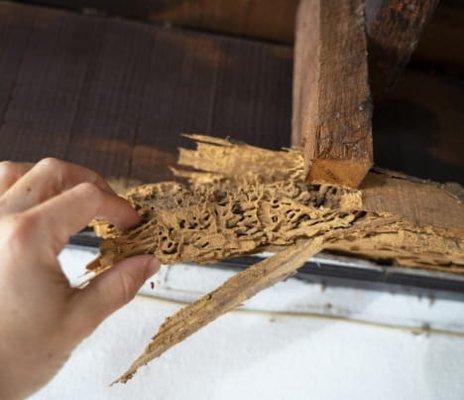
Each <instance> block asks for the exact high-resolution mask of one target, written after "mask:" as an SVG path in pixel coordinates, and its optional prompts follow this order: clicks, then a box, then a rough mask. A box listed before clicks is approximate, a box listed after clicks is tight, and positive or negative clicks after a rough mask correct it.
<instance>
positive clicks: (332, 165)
mask: <svg viewBox="0 0 464 400" xmlns="http://www.w3.org/2000/svg"><path fill="white" fill-rule="evenodd" d="M293 107H294V108H293V119H292V142H293V143H294V144H299V143H301V146H302V147H304V154H305V159H306V164H307V170H308V181H310V182H326V183H334V184H340V185H344V186H350V187H357V186H358V185H359V184H360V183H361V181H362V179H363V178H364V176H365V175H366V173H367V171H368V170H369V168H370V167H371V165H372V162H373V160H372V158H373V150H372V135H371V114H372V113H371V102H370V94H369V85H368V76H367V55H366V39H365V35H364V17H363V3H362V2H361V1H360V0H344V1H342V2H339V1H325V0H324V1H322V0H303V1H302V2H301V4H300V8H299V10H298V15H297V27H296V47H295V66H294V80H293Z"/></svg>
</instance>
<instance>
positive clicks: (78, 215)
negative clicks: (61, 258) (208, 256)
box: [24, 182, 139, 253]
mask: <svg viewBox="0 0 464 400" xmlns="http://www.w3.org/2000/svg"><path fill="white" fill-rule="evenodd" d="M24 214H26V215H29V216H30V217H32V218H33V219H34V220H35V221H37V222H38V226H39V229H40V230H41V231H42V232H43V233H44V234H45V235H47V239H48V240H49V241H48V243H49V244H50V245H51V246H52V247H53V248H54V249H55V252H56V253H58V252H59V251H61V250H62V248H63V247H64V246H65V245H66V243H67V242H68V240H69V237H70V236H71V235H73V234H75V233H77V232H79V231H80V230H81V229H83V228H85V227H86V226H87V225H88V223H89V222H90V221H91V220H92V219H94V218H95V217H101V218H104V219H105V220H107V221H109V222H110V223H112V224H114V225H115V226H117V227H118V228H120V229H126V228H129V227H130V226H132V225H135V224H136V223H137V222H139V215H138V214H137V212H136V211H135V210H134V209H133V208H132V207H131V205H130V204H129V203H128V202H127V201H126V200H124V199H122V198H121V197H119V196H116V195H113V194H109V193H107V192H106V191H103V190H102V189H100V188H99V187H97V186H96V185H94V184H92V183H88V182H86V183H81V184H79V185H77V186H74V187H73V188H72V189H69V190H67V191H65V192H63V193H61V194H60V195H58V196H55V197H53V198H51V199H49V200H47V201H45V202H43V203H41V204H39V205H37V206H35V207H33V208H31V209H29V210H27V211H26V212H25V213H24Z"/></svg>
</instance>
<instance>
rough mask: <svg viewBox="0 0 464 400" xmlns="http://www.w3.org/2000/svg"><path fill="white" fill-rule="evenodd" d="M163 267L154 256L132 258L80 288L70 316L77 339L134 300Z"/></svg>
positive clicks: (86, 334)
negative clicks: (144, 285) (145, 284)
mask: <svg viewBox="0 0 464 400" xmlns="http://www.w3.org/2000/svg"><path fill="white" fill-rule="evenodd" d="M159 267H160V264H159V263H158V262H157V261H156V260H155V259H154V258H153V257H152V256H136V257H132V258H128V259H125V260H123V261H121V262H119V263H117V264H115V265H114V267H113V268H111V269H109V270H108V271H106V272H104V273H103V274H101V275H99V276H98V277H97V278H95V279H94V280H93V281H91V282H90V284H89V285H88V286H87V287H86V288H84V289H82V290H78V291H77V292H76V293H75V297H74V299H73V302H72V304H71V307H72V308H71V312H70V315H69V318H70V322H69V323H70V325H71V329H74V330H75V331H74V335H75V337H76V339H77V340H78V341H80V340H82V339H83V338H85V337H86V336H88V335H89V334H90V333H91V332H92V331H93V330H94V329H95V328H96V327H97V326H98V325H99V324H100V323H101V322H102V321H103V320H104V319H105V318H106V317H108V316H109V315H110V314H112V313H113V312H115V311H116V310H117V309H119V308H120V307H122V306H123V305H125V304H126V303H128V302H129V301H130V300H132V299H133V298H134V296H135V295H136V293H137V291H138V290H139V289H140V287H141V286H142V285H143V283H144V282H145V281H146V280H147V279H148V278H150V277H151V276H152V275H153V274H154V273H156V272H157V271H158V270H159ZM76 325H77V326H76Z"/></svg>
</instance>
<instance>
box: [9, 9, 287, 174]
mask: <svg viewBox="0 0 464 400" xmlns="http://www.w3.org/2000/svg"><path fill="white" fill-rule="evenodd" d="M0 29H1V33H2V34H1V35H0V54H1V56H2V57H1V59H0V74H1V76H2V80H1V83H0V113H1V114H0V121H2V125H1V128H0V129H1V130H0V133H1V135H0V159H11V160H29V161H37V160H38V159H40V158H42V157H45V156H55V157H60V158H65V159H67V160H69V161H73V162H77V163H80V164H83V165H86V166H88V167H90V168H94V169H96V170H98V171H100V172H101V173H102V174H103V175H104V176H106V177H119V176H126V177H127V176H129V177H132V178H136V179H139V180H142V181H150V182H153V181H159V180H163V179H167V178H170V177H171V176H172V175H171V173H170V172H169V170H168V168H167V167H168V165H170V164H174V163H175V160H176V158H177V147H178V146H179V145H183V144H184V143H185V142H183V140H182V138H181V136H180V134H181V133H182V132H195V131H202V132H209V133H212V134H216V135H218V136H222V137H226V136H228V135H230V136H233V137H234V138H235V139H236V140H243V141H247V142H249V143H253V144H256V145H261V146H265V147H274V148H276V147H277V148H278V147H281V146H288V145H289V136H290V112H291V111H290V108H291V104H290V101H289V99H290V93H291V68H292V64H291V57H292V51H291V49H290V48H288V47H285V46H280V45H269V44H262V43H261V44H260V43H254V42H251V41H247V40H241V39H235V38H226V37H221V36H212V35H208V34H203V33H195V32H188V31H181V30H177V29H162V28H159V27H153V26H150V25H147V24H141V23H136V22H132V21H121V20H119V19H113V18H100V17H95V16H82V15H78V14H75V13H71V12H67V11H59V10H53V9H49V8H45V7H33V6H23V5H17V4H13V3H1V4H0ZM245 64H246V65H248V68H242V67H243V65H245Z"/></svg>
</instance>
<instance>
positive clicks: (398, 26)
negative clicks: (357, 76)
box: [366, 0, 439, 100]
mask: <svg viewBox="0 0 464 400" xmlns="http://www.w3.org/2000/svg"><path fill="white" fill-rule="evenodd" d="M438 2H439V0H408V1H404V0H368V1H367V3H366V27H367V35H368V38H369V76H370V83H371V89H372V93H373V97H374V100H379V99H381V98H382V96H383V94H384V93H385V92H386V91H388V90H389V89H390V88H391V87H392V86H393V84H394V83H395V81H396V79H397V77H398V75H399V74H400V72H401V70H402V69H403V68H404V66H405V65H406V64H407V63H408V61H409V59H410V57H411V54H412V52H413V51H414V49H415V48H416V45H417V43H418V41H419V37H420V35H421V33H422V29H423V28H424V26H425V24H426V23H427V21H428V20H429V19H430V17H431V16H432V14H433V12H434V10H435V8H436V6H437V5H438Z"/></svg>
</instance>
